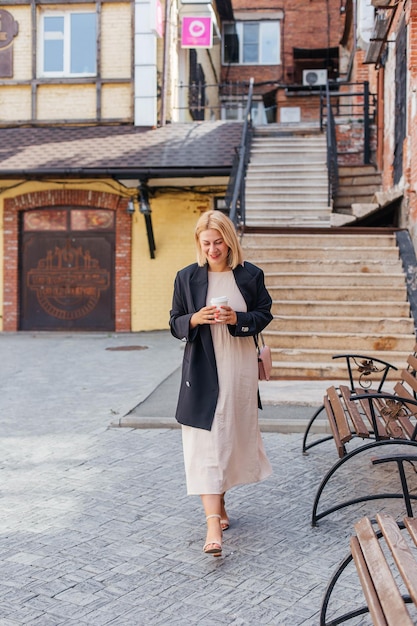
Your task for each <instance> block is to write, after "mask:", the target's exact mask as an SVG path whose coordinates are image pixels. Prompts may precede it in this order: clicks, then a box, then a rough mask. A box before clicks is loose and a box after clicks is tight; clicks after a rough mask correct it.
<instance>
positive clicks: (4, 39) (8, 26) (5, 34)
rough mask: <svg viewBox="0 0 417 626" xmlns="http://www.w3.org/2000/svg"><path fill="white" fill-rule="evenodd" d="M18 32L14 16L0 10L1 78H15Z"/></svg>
mask: <svg viewBox="0 0 417 626" xmlns="http://www.w3.org/2000/svg"><path fill="white" fill-rule="evenodd" d="M18 32H19V25H18V23H17V22H16V20H15V19H14V17H13V15H11V13H9V12H8V11H5V10H4V9H0V78H12V77H13V39H14V37H16V35H17V33H18Z"/></svg>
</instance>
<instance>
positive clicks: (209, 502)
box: [201, 493, 222, 556]
mask: <svg viewBox="0 0 417 626" xmlns="http://www.w3.org/2000/svg"><path fill="white" fill-rule="evenodd" d="M221 499H222V495H221V494H217V493H211V494H204V495H201V501H202V503H203V507H204V512H205V514H206V519H207V536H206V543H205V546H204V550H205V551H207V550H212V549H213V550H214V549H218V548H220V550H219V551H218V552H216V553H215V554H216V555H217V556H218V555H220V554H221V546H222V529H221V526H220V518H221Z"/></svg>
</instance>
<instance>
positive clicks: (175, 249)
mask: <svg viewBox="0 0 417 626" xmlns="http://www.w3.org/2000/svg"><path fill="white" fill-rule="evenodd" d="M211 203H212V201H211V198H210V197H209V196H202V195H198V194H194V193H183V194H178V193H176V194H172V195H169V194H167V193H165V194H164V195H163V196H162V197H159V198H156V199H154V200H152V201H151V207H152V223H153V230H154V237H155V245H156V252H155V257H156V258H155V259H151V258H150V256H149V247H148V241H147V237H146V229H145V218H144V217H143V215H139V214H138V213H137V212H136V213H135V216H134V218H133V220H134V223H133V231H132V236H133V241H132V247H133V250H132V331H141V330H162V329H166V328H168V321H169V311H170V309H171V304H172V290H173V285H174V279H175V275H176V273H177V271H178V270H179V269H181V268H182V267H185V266H186V265H189V264H190V263H194V262H195V261H196V252H195V244H194V228H195V225H196V222H197V220H198V218H199V217H200V215H201V211H204V210H208V209H210V208H211V206H212V205H211Z"/></svg>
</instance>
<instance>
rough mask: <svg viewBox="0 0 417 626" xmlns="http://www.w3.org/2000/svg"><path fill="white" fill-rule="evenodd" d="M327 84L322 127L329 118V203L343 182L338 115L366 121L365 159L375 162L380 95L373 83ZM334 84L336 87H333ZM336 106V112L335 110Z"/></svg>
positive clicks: (366, 162)
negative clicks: (374, 136)
mask: <svg viewBox="0 0 417 626" xmlns="http://www.w3.org/2000/svg"><path fill="white" fill-rule="evenodd" d="M334 86H335V83H329V82H328V83H327V84H326V88H325V91H324V90H323V91H321V92H320V129H321V130H322V131H323V130H324V125H325V118H326V134H327V167H328V175H329V178H328V180H329V184H328V185H329V186H328V194H329V203H330V202H331V199H332V198H334V197H335V195H336V193H337V189H338V184H339V173H338V163H337V140H336V122H335V117H336V116H337V117H343V114H344V111H346V113H345V115H348V116H349V118H350V119H358V120H359V121H360V122H362V123H363V162H364V164H369V163H370V162H371V137H370V135H371V133H370V127H371V122H372V121H373V120H374V118H375V113H376V97H375V95H374V94H371V93H370V91H369V83H368V82H367V81H364V82H363V83H342V82H341V83H338V84H337V86H338V89H337V90H335V89H334ZM332 87H333V88H332ZM341 87H349V88H353V89H354V91H340V90H339V89H340V88H341ZM334 109H336V114H335V112H334Z"/></svg>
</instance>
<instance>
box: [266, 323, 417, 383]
mask: <svg viewBox="0 0 417 626" xmlns="http://www.w3.org/2000/svg"><path fill="white" fill-rule="evenodd" d="M262 334H263V336H264V339H265V342H266V343H267V344H268V345H270V341H269V337H268V335H267V333H266V331H264V332H263V333H262ZM414 345H415V344H413V343H410V344H409V345H408V347H407V349H406V350H397V349H396V348H393V349H390V348H389V347H386V348H384V347H381V348H380V349H377V348H375V349H373V350H371V351H370V352H368V351H363V350H358V351H355V352H356V354H360V355H362V356H364V357H374V358H378V359H380V360H381V361H386V362H387V363H391V364H392V365H395V366H396V367H398V368H401V369H403V368H404V366H405V364H406V362H407V358H408V356H409V354H410V352H411V351H412V350H413V347H414ZM271 351H272V360H273V362H274V363H277V362H282V363H294V364H298V365H299V364H300V362H303V361H305V362H306V363H308V364H309V365H313V364H314V363H333V364H334V365H335V366H337V367H338V368H339V369H343V371H344V376H343V378H344V379H345V380H346V373H347V367H346V360H345V359H333V356H336V355H338V354H339V355H340V354H347V353H352V354H353V353H354V351H353V350H339V351H336V352H335V351H333V350H332V349H325V348H319V349H312V348H305V347H300V348H296V349H294V348H280V347H278V348H271Z"/></svg>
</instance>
